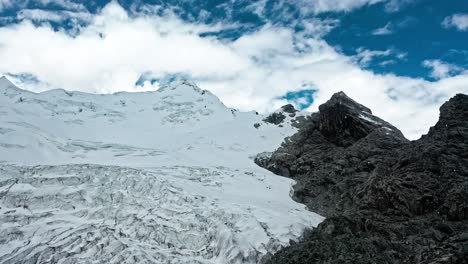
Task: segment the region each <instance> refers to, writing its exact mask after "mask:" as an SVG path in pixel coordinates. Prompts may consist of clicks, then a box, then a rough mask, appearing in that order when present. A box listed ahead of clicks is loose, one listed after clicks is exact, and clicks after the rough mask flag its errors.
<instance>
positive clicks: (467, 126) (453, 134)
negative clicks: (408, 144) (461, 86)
mask: <svg viewBox="0 0 468 264" xmlns="http://www.w3.org/2000/svg"><path fill="white" fill-rule="evenodd" d="M423 138H434V139H438V140H442V139H443V140H452V139H455V140H457V139H459V138H468V95H465V94H457V95H455V96H454V97H452V98H451V99H450V100H449V101H447V102H445V103H444V104H443V105H442V106H441V107H440V116H439V121H438V122H437V124H436V125H435V126H434V127H432V128H431V129H430V130H429V133H428V135H427V136H423Z"/></svg>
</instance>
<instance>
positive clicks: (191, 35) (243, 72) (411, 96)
mask: <svg viewBox="0 0 468 264" xmlns="http://www.w3.org/2000/svg"><path fill="white" fill-rule="evenodd" d="M316 23H318V22H316ZM226 27H230V25H228V26H226V25H223V24H214V25H205V24H196V23H188V22H184V21H183V20H181V19H179V18H178V17H176V16H174V15H171V14H165V15H162V16H149V15H141V16H129V15H128V13H127V12H126V11H125V10H124V9H123V8H122V7H121V6H120V5H119V4H117V3H116V2H111V3H110V4H108V5H107V6H105V7H104V8H103V9H102V10H101V11H100V13H99V14H97V15H96V16H93V17H92V19H91V21H90V23H89V24H88V25H86V26H84V27H83V28H82V29H81V30H80V32H79V33H78V34H77V35H73V36H71V35H70V34H68V33H67V32H64V31H63V30H54V29H53V28H51V27H50V26H49V25H48V24H40V25H37V24H36V25H35V24H33V23H31V22H30V21H28V20H27V19H25V20H24V21H22V22H21V23H19V24H15V25H9V26H6V27H3V28H0V61H1V62H2V63H0V74H1V73H3V74H6V75H7V76H9V77H10V78H12V79H13V80H14V81H15V82H16V83H17V84H18V85H19V86H20V87H23V88H27V89H30V90H33V91H41V90H46V89H51V88H64V89H68V90H79V91H85V92H94V93H111V92H117V91H142V90H153V89H157V88H158V87H159V86H160V84H161V81H162V80H163V79H164V78H166V77H167V76H174V75H182V76H184V77H187V78H190V79H191V80H193V81H195V82H196V83H197V84H198V85H199V86H200V87H201V88H204V89H208V90H210V91H212V92H213V93H214V94H216V95H217V96H219V97H220V98H221V100H222V101H223V102H224V103H225V104H226V105H228V106H231V107H235V108H239V109H241V110H254V109H255V110H259V111H263V112H265V111H271V110H274V109H276V108H278V107H280V106H281V105H282V104H284V103H285V102H286V100H285V99H284V96H285V95H286V94H287V93H288V92H298V91H301V90H303V89H304V84H307V86H308V87H313V88H314V90H316V91H315V92H314V94H313V96H314V103H313V104H312V105H311V106H310V107H309V108H308V110H310V111H314V110H316V109H317V106H318V105H319V104H321V103H323V102H325V101H326V100H327V99H329V97H330V96H331V95H332V94H333V93H334V92H337V91H340V90H342V91H344V92H346V93H347V94H348V95H349V96H351V97H353V98H355V99H356V100H358V101H359V102H362V103H363V104H365V105H367V106H369V107H370V108H371V109H373V110H374V112H375V113H376V114H378V115H380V116H382V117H383V118H384V119H386V120H388V121H390V122H392V123H394V124H396V125H397V126H399V127H401V128H402V130H403V132H404V133H405V134H406V135H407V136H408V137H411V138H415V137H417V136H418V135H420V134H421V133H423V132H426V131H427V129H428V127H429V126H430V125H432V124H434V123H435V121H436V120H437V112H438V111H437V107H438V105H440V104H441V103H442V102H443V101H444V100H446V99H448V98H449V97H450V96H453V95H454V94H455V93H457V92H465V93H466V92H468V85H467V84H468V75H467V74H465V73H461V74H460V75H458V76H453V77H446V78H442V79H441V80H439V81H437V82H428V81H426V80H423V79H413V78H406V77H399V76H395V75H392V74H387V75H378V74H374V73H372V72H370V71H367V70H364V69H362V68H361V66H360V65H359V64H356V61H355V60H354V58H352V57H347V56H345V55H343V54H342V53H340V52H339V51H337V50H336V49H335V48H333V47H331V46H330V45H329V44H328V43H327V42H325V41H324V40H323V39H322V38H321V37H320V36H321V35H320V34H319V33H317V35H316V36H315V37H314V36H309V35H307V34H303V33H301V34H298V33H297V32H294V31H293V30H291V29H289V28H284V27H281V26H275V25H271V24H266V25H265V26H263V27H262V28H261V29H259V30H255V31H250V32H249V33H244V34H243V35H242V36H241V37H240V38H237V39H235V40H226V39H223V40H220V39H218V38H216V37H214V36H211V37H202V36H201V35H203V34H204V33H206V32H216V31H219V30H222V29H224V28H226ZM318 27H320V25H318ZM319 32H320V31H319ZM361 51H362V52H361V53H366V52H367V51H365V50H361ZM368 52H371V51H368ZM368 52H367V53H368ZM383 52H384V53H389V54H391V53H392V52H393V51H383ZM384 55H385V54H384ZM393 55H394V56H396V55H395V54H393ZM366 56H368V55H366ZM371 57H372V56H371ZM364 58H365V56H364V57H363V60H367V59H364ZM24 76H26V77H27V78H25V77H24Z"/></svg>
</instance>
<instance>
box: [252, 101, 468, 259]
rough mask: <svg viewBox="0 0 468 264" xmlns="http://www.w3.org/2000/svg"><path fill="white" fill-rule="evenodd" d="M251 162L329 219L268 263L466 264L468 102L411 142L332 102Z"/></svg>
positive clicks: (448, 107) (450, 106)
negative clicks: (288, 183) (285, 180)
mask: <svg viewBox="0 0 468 264" xmlns="http://www.w3.org/2000/svg"><path fill="white" fill-rule="evenodd" d="M319 110H320V111H319V112H318V113H314V114H312V115H311V116H310V117H308V119H306V120H304V121H303V122H302V124H301V126H300V127H301V128H300V130H299V132H298V133H297V134H295V135H294V136H292V137H291V138H288V139H287V140H286V141H285V143H283V145H282V146H281V147H280V148H279V149H278V150H276V151H275V152H274V153H272V155H271V156H265V155H263V156H262V157H261V158H259V159H257V160H256V162H257V164H259V165H260V166H262V167H265V168H267V169H269V170H271V171H272V172H274V173H277V174H280V175H284V176H288V177H291V178H294V179H295V180H296V181H297V184H296V185H295V187H294V199H295V200H297V201H298V202H301V203H304V204H306V205H307V206H308V208H309V209H310V210H312V211H314V212H318V213H320V214H322V215H324V216H326V217H327V219H326V220H325V221H324V222H323V223H321V224H320V225H319V226H318V228H316V229H314V230H311V231H310V232H307V233H306V234H305V235H304V239H303V240H302V241H300V242H298V243H294V244H292V245H291V246H289V247H287V248H284V249H282V250H281V251H279V252H278V253H277V254H275V255H274V256H273V257H271V259H269V261H268V263H281V264H284V263H286V264H287V263H424V264H426V263H427V264H428V263H460V264H461V263H468V96H466V95H461V94H459V95H457V96H455V97H454V98H452V99H450V101H448V102H447V103H445V104H444V105H443V106H442V107H441V108H440V119H439V121H438V123H437V124H436V125H435V126H434V127H432V128H431V129H430V131H429V133H428V134H427V135H425V136H423V137H422V138H421V139H419V140H417V141H411V142H410V141H408V140H406V139H405V138H404V136H403V134H402V133H401V132H400V131H399V130H398V129H397V128H395V127H394V126H392V125H391V124H389V123H387V122H385V121H383V120H381V119H380V118H378V117H376V116H374V115H372V112H371V111H370V110H369V109H368V108H366V107H364V106H362V105H360V104H358V103H356V102H355V101H353V100H352V99H350V98H349V97H347V96H346V95H345V94H344V93H337V94H335V95H333V97H332V98H331V99H330V100H329V101H328V102H327V103H325V104H323V105H321V106H320V107H319Z"/></svg>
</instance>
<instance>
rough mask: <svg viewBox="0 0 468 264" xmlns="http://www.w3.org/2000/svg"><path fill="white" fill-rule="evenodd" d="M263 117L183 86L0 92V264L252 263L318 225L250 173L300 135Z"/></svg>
mask: <svg viewBox="0 0 468 264" xmlns="http://www.w3.org/2000/svg"><path fill="white" fill-rule="evenodd" d="M263 118H264V116H262V115H258V114H256V113H255V112H247V113H243V112H238V111H236V110H234V109H229V108H227V107H225V106H224V105H223V104H222V103H221V102H220V101H219V99H218V98H217V97H215V96H214V95H212V94H211V93H210V92H208V91H204V90H201V89H199V88H198V87H196V86H195V85H193V84H190V83H187V82H182V83H179V84H176V85H172V86H170V87H166V88H163V89H160V90H158V91H156V92H149V93H118V94H113V95H91V94H84V93H79V92H67V91H63V90H54V91H48V92H44V93H39V94H34V93H30V92H26V91H23V90H20V89H18V88H16V87H12V85H11V83H9V82H8V81H7V80H6V79H2V80H0V232H1V233H2V239H0V263H258V262H259V261H260V260H261V258H262V257H263V256H264V255H265V254H267V253H273V252H275V251H276V250H278V249H279V248H280V247H281V246H284V245H286V244H288V243H289V241H290V240H291V239H292V240H295V239H297V238H298V237H299V236H300V235H301V234H302V232H303V230H304V228H309V227H313V226H316V225H317V224H318V223H319V222H320V221H322V220H323V218H322V217H321V216H319V215H317V214H314V213H311V212H309V211H307V210H306V209H305V207H304V206H303V205H301V204H298V203H295V202H294V201H293V200H292V199H291V198H290V197H289V192H290V189H291V185H292V184H293V181H291V180H290V179H287V178H283V177H278V176H275V175H273V174H271V173H270V172H268V171H266V170H264V169H262V168H259V167H257V166H256V165H255V164H254V163H253V161H252V157H253V156H254V155H256V154H257V153H260V152H262V151H272V150H274V149H275V148H276V147H278V146H279V144H280V143H281V142H282V140H283V139H284V137H286V136H289V135H291V134H292V133H294V131H295V129H294V128H293V127H292V126H291V124H290V123H291V121H292V117H290V116H287V118H286V120H285V121H284V123H283V124H282V127H280V126H276V125H272V124H267V123H264V122H262V119H263ZM256 123H258V124H261V125H260V126H259V127H258V128H255V127H254V124H256Z"/></svg>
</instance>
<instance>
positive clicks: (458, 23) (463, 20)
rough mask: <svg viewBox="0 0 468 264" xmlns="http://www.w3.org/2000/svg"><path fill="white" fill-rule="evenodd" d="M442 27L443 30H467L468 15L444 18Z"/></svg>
mask: <svg viewBox="0 0 468 264" xmlns="http://www.w3.org/2000/svg"><path fill="white" fill-rule="evenodd" d="M442 26H443V27H445V28H452V27H453V28H456V29H457V30H460V31H466V30H468V14H455V15H452V16H448V17H446V18H445V19H444V20H443V21H442Z"/></svg>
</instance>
